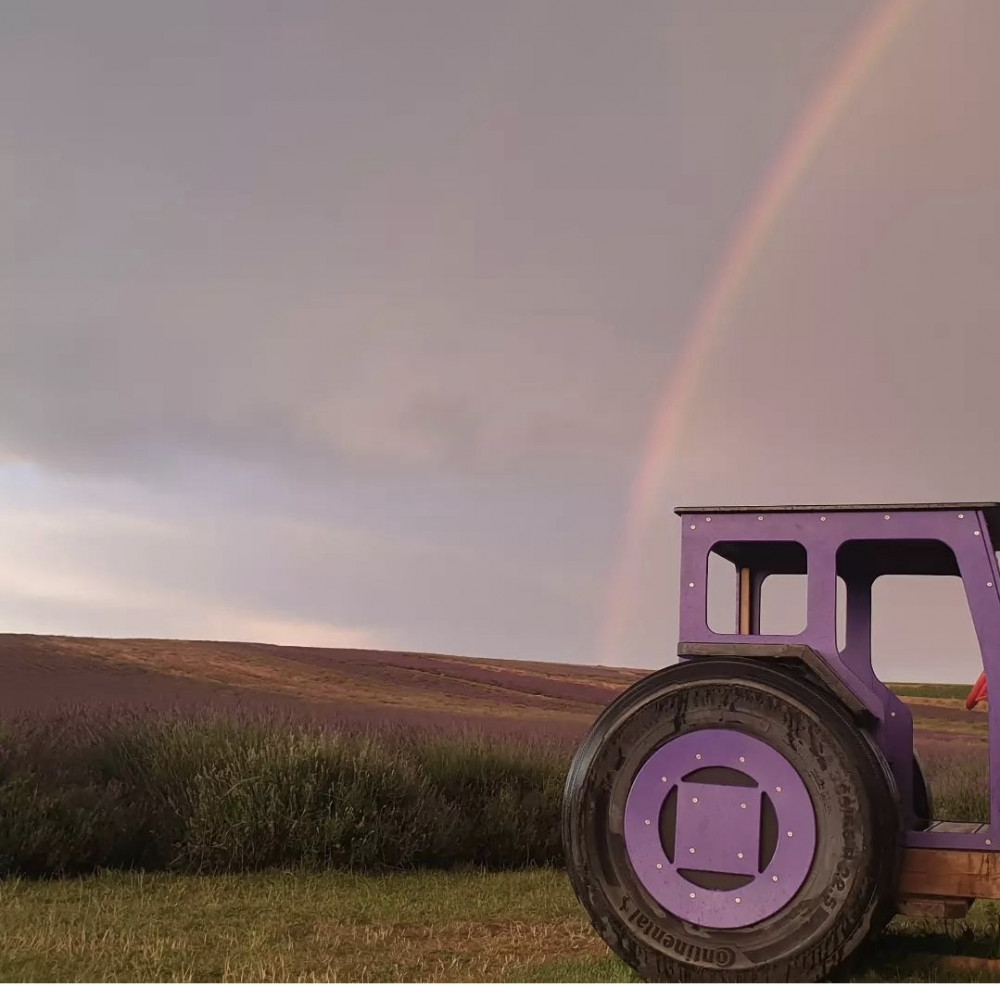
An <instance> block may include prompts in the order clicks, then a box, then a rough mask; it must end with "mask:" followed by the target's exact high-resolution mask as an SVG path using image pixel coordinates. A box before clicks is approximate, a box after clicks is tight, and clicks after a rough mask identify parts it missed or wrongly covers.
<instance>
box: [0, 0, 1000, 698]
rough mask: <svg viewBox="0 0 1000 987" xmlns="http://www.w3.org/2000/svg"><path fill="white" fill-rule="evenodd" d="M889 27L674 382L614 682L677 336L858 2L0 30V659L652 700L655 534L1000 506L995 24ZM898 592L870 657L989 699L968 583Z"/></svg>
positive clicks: (861, 9)
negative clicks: (814, 508) (278, 667)
mask: <svg viewBox="0 0 1000 987" xmlns="http://www.w3.org/2000/svg"><path fill="white" fill-rule="evenodd" d="M911 7H912V9H908V10H907V13H906V16H905V19H904V20H902V22H901V26H899V28H898V30H897V31H895V33H894V34H893V36H892V39H891V42H890V43H889V44H888V45H887V46H886V47H885V50H884V51H883V52H881V53H880V54H879V56H878V58H877V59H876V60H875V61H874V63H873V64H872V66H871V67H870V69H869V71H868V72H867V73H866V74H865V76H864V78H863V79H861V80H860V81H859V82H858V84H857V85H856V87H855V88H854V89H853V91H852V92H851V94H850V98H849V99H848V101H847V102H846V104H845V106H844V107H843V109H842V112H841V113H840V115H839V116H838V118H837V119H836V120H835V121H834V122H833V123H832V125H831V127H830V129H829V132H828V133H827V134H826V136H825V137H824V139H823V140H822V142H821V144H820V145H819V146H818V148H817V150H816V153H815V154H814V155H813V156H812V158H811V159H810V161H809V163H808V167H807V168H805V170H804V172H803V174H802V175H801V177H800V179H799V180H798V181H797V182H796V183H795V185H794V187H792V188H789V189H788V190H787V195H786V196H785V198H784V201H783V204H782V206H781V209H780V210H779V211H778V213H777V215H776V216H775V217H774V221H773V223H772V224H771V226H770V227H769V229H768V230H767V236H766V237H765V238H764V240H763V242H762V244H761V246H760V248H759V250H758V251H757V252H756V254H755V256H754V257H753V263H752V264H751V265H750V267H749V269H748V271H747V274H746V276H745V278H744V279H743V281H742V283H741V284H740V285H739V290H738V291H736V292H735V294H734V296H733V298H732V300H731V306H730V308H729V310H728V314H727V316H726V318H725V319H724V321H723V323H722V324H721V325H720V327H719V331H718V333H717V336H716V338H715V340H714V342H713V344H712V345H711V347H710V348H709V349H708V351H707V353H706V356H705V359H704V362H703V366H702V368H701V370H700V371H699V373H698V374H697V376H696V377H693V378H692V379H691V380H689V381H688V385H689V386H688V391H689V396H688V397H687V398H686V399H685V401H684V404H683V407H682V408H681V411H682V414H681V415H680V418H679V419H678V421H679V426H678V434H677V440H676V442H675V443H674V445H673V447H672V448H671V451H670V456H669V460H668V462H667V465H666V469H665V471H664V475H663V479H662V483H661V484H660V485H659V486H658V488H657V490H656V498H655V510H654V511H653V512H652V516H651V517H650V518H649V519H648V523H646V524H644V525H643V527H642V530H641V539H640V544H641V551H640V552H639V554H638V556H637V558H636V559H635V564H634V566H633V569H634V571H633V572H632V577H631V581H630V583H629V590H628V594H627V600H626V603H627V614H626V619H625V620H624V621H623V624H622V627H621V633H620V634H619V635H618V637H617V638H616V640H615V641H614V642H613V649H612V651H613V653H611V654H607V653H606V650H607V649H606V647H604V646H602V628H604V627H605V626H606V622H607V613H608V607H609V598H610V597H611V596H612V595H613V585H612V584H613V583H614V582H615V579H616V576H615V572H616V565H617V564H618V560H620V558H621V551H622V543H623V532H624V531H625V529H626V526H627V521H628V514H629V509H630V506H629V505H630V502H631V497H632V489H633V485H634V483H635V480H636V477H637V475H638V473H639V471H640V470H641V467H642V464H643V462H644V460H645V458H646V455H647V451H648V449H647V446H648V437H649V433H650V428H651V425H652V422H653V419H654V416H655V413H656V409H657V407H658V406H659V405H660V402H661V401H662V399H663V396H664V393H665V388H667V387H669V386H670V385H669V382H670V380H671V374H672V371H674V370H675V369H676V367H677V366H678V362H679V361H680V360H681V358H682V355H683V352H684V346H685V342H686V341H688V342H689V341H690V338H691V332H692V325H693V322H694V320H695V316H696V313H697V311H698V309H699V305H700V304H701V303H702V302H703V300H704V298H705V297H706V293H707V292H709V291H710V290H711V287H712V283H713V281H712V279H713V276H714V273H713V272H715V271H717V269H718V265H719V263H720V258H722V257H724V256H725V253H726V250H727V247H728V246H729V245H731V244H732V242H733V238H734V236H735V235H736V233H737V231H738V230H739V228H740V223H741V218H742V217H745V216H746V214H747V212H748V210H751V209H752V208H753V204H754V202H755V201H756V200H757V198H758V195H759V190H760V188H761V186H762V183H764V182H765V181H766V178H767V175H768V174H769V170H770V169H772V168H773V166H774V163H775V161H776V160H777V159H778V157H779V156H780V154H781V150H782V148H783V147H785V146H787V142H788V141H789V139H790V138H792V137H793V136H794V133H795V128H796V127H797V121H799V120H801V119H802V114H803V112H804V111H805V110H806V109H807V108H808V107H809V105H810V102H811V100H813V99H814V98H815V95H816V93H817V92H820V91H821V90H822V87H823V86H824V84H825V81H826V80H827V79H828V78H829V77H830V76H831V73H833V72H835V70H836V67H837V65H838V64H839V63H840V62H841V60H842V59H843V58H844V57H845V52H847V51H849V49H850V46H851V44H852V39H853V38H855V37H856V36H857V33H858V31H859V30H861V29H863V26H864V24H865V23H866V22H867V19H869V18H871V17H872V16H875V15H877V13H878V11H879V9H880V8H879V7H878V6H877V5H876V4H874V3H872V2H870V0H837V2H833V0H829V2H826V3H823V4H819V3H812V4H803V3H801V0H756V2H755V3H753V4H745V3H739V2H735V0H731V2H722V0H683V2H679V0H655V2H653V0H649V2H646V0H626V2H623V3H618V4H608V3H597V2H592V0H546V2H545V3H538V2H536V0H507V2H505V3H502V4H497V3H486V2H483V0H423V2H421V3H420V4H406V3H401V2H395V3H389V2H383V0H337V2H325V3H319V2H311V0H302V2H299V3H295V4H283V5H278V4H275V3H272V2H263V0H216V2H214V3H212V4H204V3H195V2H191V0H175V2H173V3H170V4H163V3H156V2H152V0H118V2H112V0H91V2H90V3H88V4H85V5H81V4H73V3H70V2H67V0H62V2H52V0H10V2H8V3H5V4H3V5H2V6H0V189H2V194H0V254H2V262H0V631H16V632H27V633H60V634H81V635H97V636H145V637H175V638H202V639H204V638H211V639H229V640H256V641H273V642H276V643H287V644H311V645H329V646H346V647H364V648H389V649H405V650H420V651H433V652H444V653H455V654H469V655H481V656H488V657H497V658H523V659H539V660H553V661H571V662H583V663H588V662H595V661H605V662H613V663H616V664H621V665H631V666H635V667H656V666H659V665H663V664H668V663H670V662H671V661H673V660H674V658H675V654H676V640H677V628H676V617H677V567H678V544H679V534H680V524H679V521H678V519H677V518H676V517H675V516H674V515H673V513H672V511H673V507H674V506H676V505H678V504H688V503H699V502H705V503H765V504H766V503H836V502H848V503H850V502H878V501H889V502H891V501H905V502H911V501H925V500H926V501H931V500H978V499H985V500H991V499H1000V457H998V456H997V455H996V453H997V451H998V450H997V443H996V441H995V439H994V436H995V435H996V426H995V422H994V419H995V410H994V401H993V392H994V389H995V380H996V366H997V364H998V358H1000V332H998V326H1000V320H998V316H1000V291H998V288H997V278H996V271H997V270H998V269H1000V223H998V222H997V216H998V206H1000V183H998V181H997V175H998V174H1000V137H998V135H997V131H996V127H995V116H996V113H995V102H996V100H995V95H996V93H997V92H998V91H1000V62H998V61H997V59H996V58H995V43H994V40H993V39H995V38H996V37H997V36H1000V5H998V4H996V3H995V2H993V0H914V2H913V3H912V4H911ZM879 592H880V593H881V600H882V602H881V605H880V603H879V601H880V597H879V596H878V595H877V596H876V611H877V614H876V618H877V628H876V650H877V660H876V668H877V669H879V670H880V671H884V673H885V675H886V676H887V677H892V678H896V679H899V678H909V679H911V680H913V679H925V680H931V681H933V680H942V679H943V680H947V681H953V680H955V679H956V678H957V679H958V680H959V681H964V680H968V681H970V682H971V681H973V680H974V679H975V677H976V675H978V672H979V669H980V667H981V658H980V656H979V655H978V653H977V649H976V644H975V639H974V636H973V635H972V634H971V630H970V629H969V626H968V623H969V618H968V614H967V611H963V609H962V607H963V604H962V599H961V594H960V593H957V594H956V592H955V587H954V586H950V585H948V586H940V585H937V583H936V581H935V580H931V581H930V584H929V586H925V587H922V588H914V587H913V586H911V585H909V584H907V585H894V586H889V585H887V586H886V587H885V591H884V593H883V592H882V590H881V589H880V590H879ZM934 601H940V602H941V607H940V609H938V610H932V609H929V605H933V603H934ZM931 614H933V616H930V615H931ZM880 663H881V664H880Z"/></svg>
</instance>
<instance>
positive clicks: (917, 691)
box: [886, 682, 972, 700]
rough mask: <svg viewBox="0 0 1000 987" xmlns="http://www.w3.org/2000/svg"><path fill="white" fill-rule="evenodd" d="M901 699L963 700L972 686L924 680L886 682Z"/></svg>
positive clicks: (970, 684)
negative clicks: (926, 681) (911, 697)
mask: <svg viewBox="0 0 1000 987" xmlns="http://www.w3.org/2000/svg"><path fill="white" fill-rule="evenodd" d="M886 685H887V686H888V687H889V688H890V689H892V691H893V692H894V693H896V695H897V696H899V697H900V698H901V699H903V698H905V697H906V696H913V697H915V698H917V699H962V700H964V699H965V697H966V696H968V694H969V690H970V689H971V688H972V683H971V682H970V683H969V684H968V685H949V684H936V683H924V682H886Z"/></svg>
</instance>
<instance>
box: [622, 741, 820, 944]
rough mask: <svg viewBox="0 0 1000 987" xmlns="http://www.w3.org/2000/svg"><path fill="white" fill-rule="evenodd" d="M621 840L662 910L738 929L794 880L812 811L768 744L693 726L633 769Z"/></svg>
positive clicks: (806, 864) (781, 900)
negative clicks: (637, 768)
mask: <svg viewBox="0 0 1000 987" xmlns="http://www.w3.org/2000/svg"><path fill="white" fill-rule="evenodd" d="M625 848H626V851H627V853H628V856H629V860H630V861H631V863H632V868H633V870H634V871H635V874H636V876H637V877H638V878H639V881H640V882H641V883H642V885H643V887H645V889H646V890H647V891H648V892H649V894H650V895H652V897H653V898H654V899H655V900H656V901H657V902H659V904H660V905H662V906H663V907H664V908H665V909H666V910H667V911H668V912H670V913H671V914H673V915H675V916H676V917H677V918H679V919H683V920H684V921H687V922H693V923H695V924H697V925H702V926H705V927H708V928H715V929H738V928H741V927H743V926H746V925H752V924H753V923H754V922H760V921H762V920H763V919H766V918H768V917H769V916H771V915H774V914H775V913H776V912H778V911H780V909H782V908H783V907H784V906H785V905H787V904H788V903H789V902H790V901H791V900H792V898H794V897H795V895H796V893H797V892H798V890H799V888H801V887H802V884H803V882H804V881H805V879H806V876H807V875H808V873H809V868H810V867H811V866H812V860H813V854H814V852H815V850H816V813H815V810H814V809H813V804H812V800H811V799H810V797H809V792H808V791H807V789H806V786H805V784H804V783H803V781H802V779H801V777H799V774H798V772H797V771H796V770H795V768H793V767H792V765H791V764H790V763H789V762H788V760H786V758H785V757H784V756H782V755H781V754H779V753H778V751H776V750H775V749H774V748H773V747H771V746H770V745H768V744H766V743H764V742H763V741H762V740H758V739H757V738H756V737H751V736H749V735H748V734H745V733H742V732H741V731H739V730H696V731H694V732H692V733H687V734H684V735H683V736H681V737H678V738H677V739H676V740H671V741H668V742H667V743H666V744H664V745H663V746H662V747H660V748H658V749H657V750H656V751H655V752H654V753H653V754H652V755H651V756H650V757H649V758H648V760H647V761H646V762H645V763H644V764H643V765H642V767H641V768H640V769H639V772H638V774H637V775H636V776H635V780H634V781H633V782H632V788H631V790H630V791H629V795H628V799H627V800H626V803H625Z"/></svg>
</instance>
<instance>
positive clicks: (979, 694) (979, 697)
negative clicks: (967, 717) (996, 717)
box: [965, 672, 990, 709]
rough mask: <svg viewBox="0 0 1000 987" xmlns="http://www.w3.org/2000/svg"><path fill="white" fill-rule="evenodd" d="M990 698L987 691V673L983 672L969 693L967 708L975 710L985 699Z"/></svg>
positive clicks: (966, 702) (966, 701)
mask: <svg viewBox="0 0 1000 987" xmlns="http://www.w3.org/2000/svg"><path fill="white" fill-rule="evenodd" d="M989 698H990V696H989V693H988V691H987V689H986V673H985V672H983V673H982V675H980V676H979V678H978V679H976V684H975V685H974V686H973V687H972V690H971V691H970V692H969V695H968V698H967V699H966V700H965V708H966V709H975V708H976V707H977V706H978V705H979V704H980V703H981V702H982V701H983V700H984V699H989Z"/></svg>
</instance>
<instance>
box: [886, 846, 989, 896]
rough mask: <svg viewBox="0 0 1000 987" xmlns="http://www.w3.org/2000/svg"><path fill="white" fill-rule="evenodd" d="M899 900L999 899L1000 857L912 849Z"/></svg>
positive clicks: (904, 867)
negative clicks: (930, 898)
mask: <svg viewBox="0 0 1000 987" xmlns="http://www.w3.org/2000/svg"><path fill="white" fill-rule="evenodd" d="M897 897H898V898H899V899H900V900H902V899H907V898H926V897H942V898H1000V853H988V852H985V851H982V850H928V849H923V848H916V847H909V848H907V849H905V850H904V851H903V860H902V868H901V870H900V875H899V888H898V892H897Z"/></svg>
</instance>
